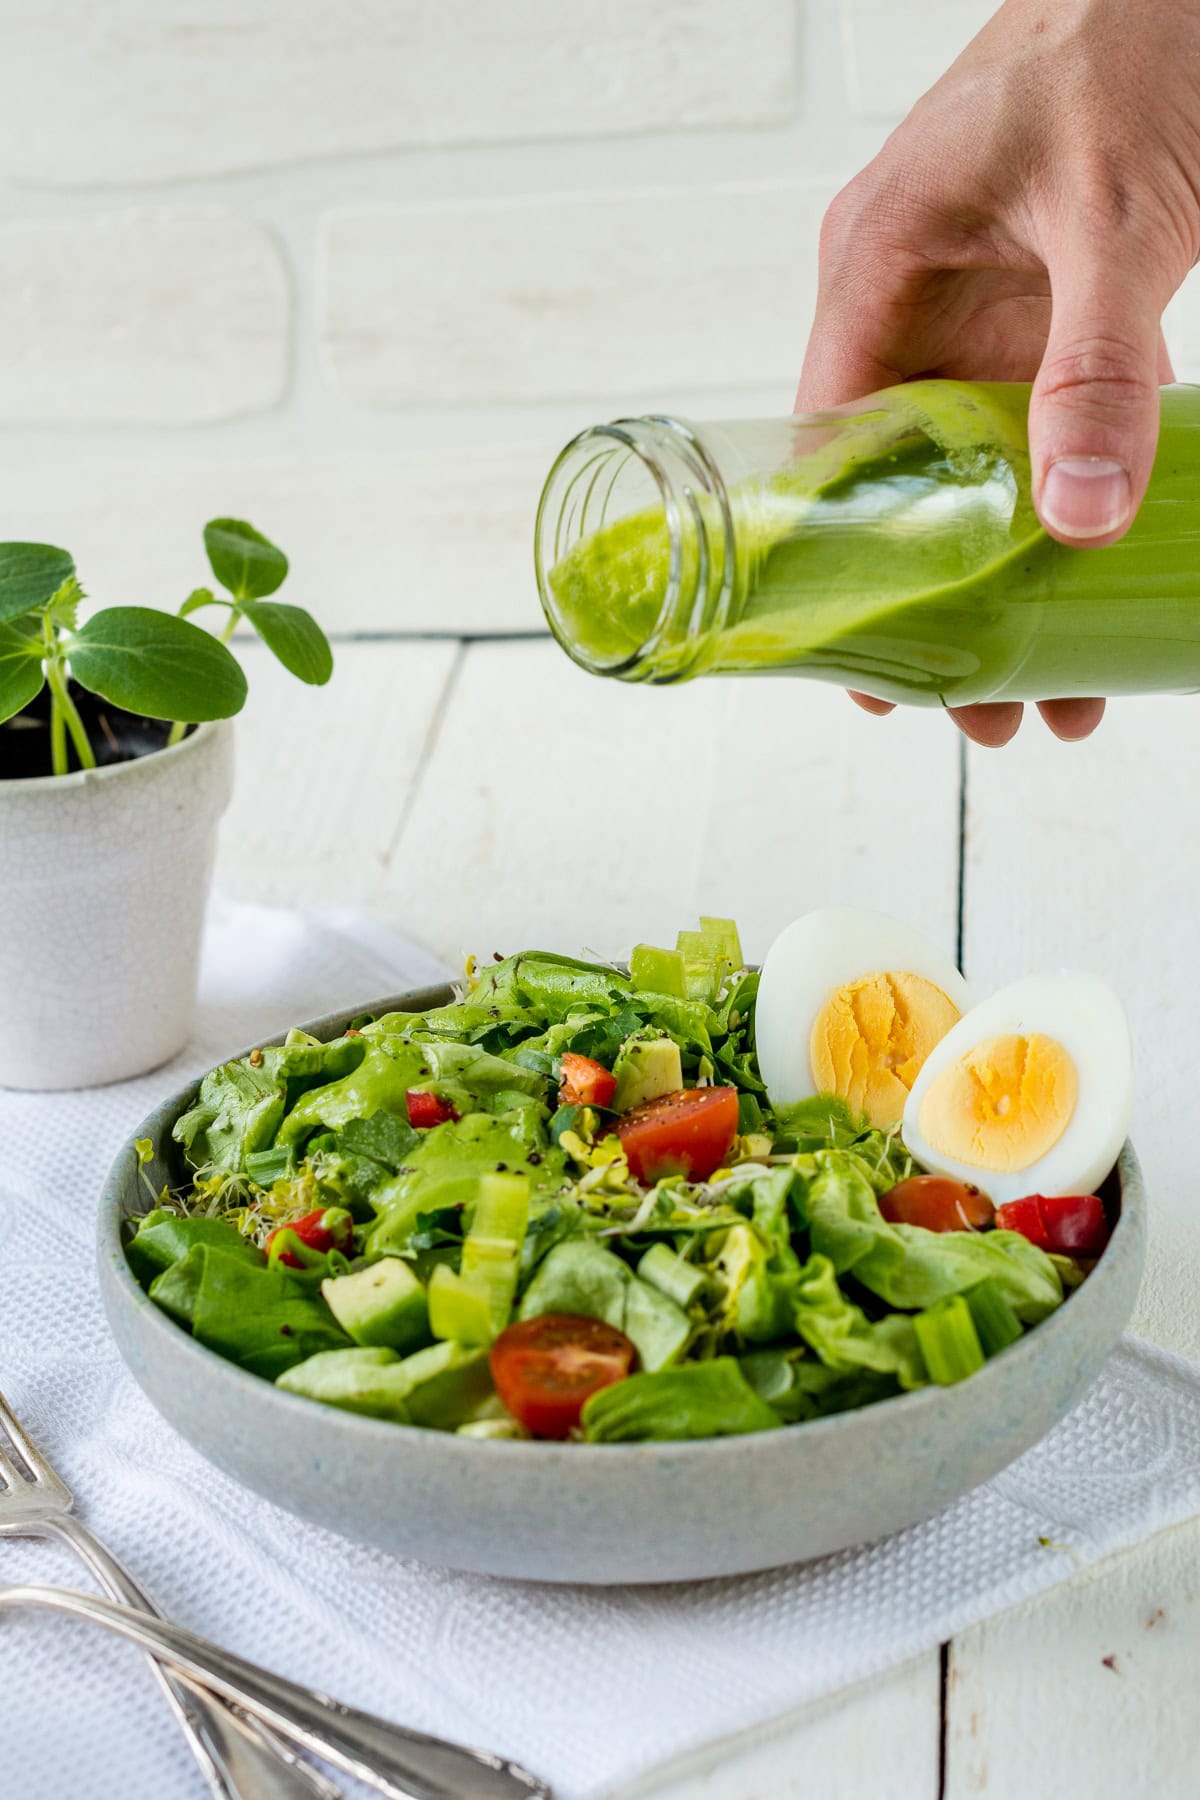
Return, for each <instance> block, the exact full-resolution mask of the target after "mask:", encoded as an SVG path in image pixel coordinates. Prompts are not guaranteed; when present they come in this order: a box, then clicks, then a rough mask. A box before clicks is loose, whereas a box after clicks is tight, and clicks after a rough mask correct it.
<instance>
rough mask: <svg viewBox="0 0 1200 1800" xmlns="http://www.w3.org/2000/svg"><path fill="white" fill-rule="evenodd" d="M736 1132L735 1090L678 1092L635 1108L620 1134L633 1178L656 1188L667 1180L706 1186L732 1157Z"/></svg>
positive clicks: (624, 1122) (702, 1089)
mask: <svg viewBox="0 0 1200 1800" xmlns="http://www.w3.org/2000/svg"><path fill="white" fill-rule="evenodd" d="M737 1128H738V1096H737V1089H736V1088H680V1089H679V1091H678V1092H677V1093H674V1094H664V1095H663V1096H662V1098H661V1099H660V1100H647V1102H646V1104H645V1105H644V1106H635V1107H634V1109H633V1111H632V1112H628V1113H626V1114H625V1116H624V1118H623V1119H621V1120H620V1121H619V1122H618V1124H617V1128H616V1130H617V1136H618V1137H619V1138H620V1140H621V1148H622V1149H623V1150H624V1152H625V1155H626V1157H627V1158H628V1159H629V1167H630V1171H631V1173H632V1174H633V1175H634V1177H635V1178H636V1179H637V1180H638V1181H640V1182H641V1183H642V1185H643V1187H652V1186H653V1184H654V1183H655V1182H656V1181H658V1180H660V1179H661V1177H662V1176H664V1175H684V1176H686V1177H687V1179H688V1180H689V1181H707V1180H708V1178H709V1176H710V1175H711V1174H712V1173H713V1172H714V1170H716V1169H719V1168H720V1166H721V1164H722V1163H723V1162H724V1161H725V1158H726V1157H727V1156H728V1155H729V1152H730V1149H731V1148H732V1146H733V1140H734V1138H735V1137H736V1136H737Z"/></svg>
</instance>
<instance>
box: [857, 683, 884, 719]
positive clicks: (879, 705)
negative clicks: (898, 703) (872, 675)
mask: <svg viewBox="0 0 1200 1800" xmlns="http://www.w3.org/2000/svg"><path fill="white" fill-rule="evenodd" d="M847 691H848V693H849V695H850V698H851V699H852V700H853V702H854V704H855V706H861V707H862V709H863V711H864V712H866V713H870V714H871V716H872V718H875V719H884V718H886V717H887V715H888V713H890V712H895V710H896V708H895V707H894V706H893V704H892V702H891V701H890V700H876V698H875V696H874V694H856V693H855V691H854V689H853V688H849V689H848V690H847Z"/></svg>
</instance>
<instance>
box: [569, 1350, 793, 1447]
mask: <svg viewBox="0 0 1200 1800" xmlns="http://www.w3.org/2000/svg"><path fill="white" fill-rule="evenodd" d="M780 1423H781V1420H780V1418H779V1415H778V1414H777V1413H776V1412H774V1411H773V1409H772V1408H771V1407H770V1406H769V1405H768V1404H767V1402H766V1401H765V1400H762V1399H760V1398H759V1396H758V1395H757V1394H756V1393H755V1391H754V1389H753V1388H752V1387H751V1386H750V1383H749V1382H748V1381H747V1380H746V1377H745V1376H744V1375H743V1374H742V1371H741V1369H740V1368H739V1367H738V1365H737V1363H736V1361H735V1360H734V1358H733V1357H732V1356H721V1357H717V1358H716V1359H715V1360H714V1361H713V1362H707V1363H686V1364H685V1365H684V1366H683V1367H682V1368H678V1369H661V1370H659V1371H658V1372H657V1373H656V1374H644V1375H630V1376H629V1377H628V1378H627V1379H626V1380H625V1381H618V1382H614V1384H613V1385H612V1387H606V1388H601V1389H600V1391H599V1393H598V1394H593V1395H592V1397H591V1399H590V1400H588V1401H587V1402H586V1403H585V1405H584V1408H583V1435H584V1437H585V1438H586V1439H587V1441H588V1443H589V1444H626V1443H638V1442H643V1441H645V1440H647V1439H650V1440H653V1439H657V1440H659V1441H660V1442H661V1441H669V1440H672V1439H678V1438H711V1437H735V1436H740V1435H741V1434H743V1433H745V1432H751V1431H772V1430H774V1429H775V1428H776V1427H777V1426H778V1425H779V1424H780Z"/></svg>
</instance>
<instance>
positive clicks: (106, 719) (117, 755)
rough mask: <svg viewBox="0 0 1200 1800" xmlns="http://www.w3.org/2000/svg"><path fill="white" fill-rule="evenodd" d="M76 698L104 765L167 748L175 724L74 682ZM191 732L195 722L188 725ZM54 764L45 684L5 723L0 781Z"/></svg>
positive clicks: (0, 729) (47, 771) (70, 750)
mask: <svg viewBox="0 0 1200 1800" xmlns="http://www.w3.org/2000/svg"><path fill="white" fill-rule="evenodd" d="M70 692H71V698H72V700H73V701H74V702H75V705H76V706H77V707H78V709H79V716H80V718H81V719H82V720H83V724H84V729H85V730H86V732H87V734H88V739H89V741H90V743H91V746H92V749H93V750H94V751H95V754H96V761H97V763H98V764H99V765H100V767H101V768H106V767H107V766H108V765H109V764H110V763H122V762H132V761H133V760H134V758H135V757H138V756H150V755H152V754H153V752H154V751H155V750H164V749H165V748H166V744H167V739H168V737H169V736H170V734H171V727H170V725H169V724H167V723H165V722H164V721H163V720H162V719H144V718H142V716H141V714H140V713H130V712H123V711H122V709H121V708H120V707H119V706H110V705H109V703H108V701H107V700H101V699H99V698H98V696H97V695H95V694H89V693H87V692H86V690H85V689H83V688H81V687H77V686H76V684H75V683H74V682H72V683H71V689H70ZM188 730H189V731H194V730H195V726H194V725H189V726H188ZM67 754H68V756H69V758H70V767H71V768H72V769H77V768H78V767H79V758H78V757H77V756H76V754H75V746H74V745H73V744H72V743H71V740H70V737H69V736H68V738H67ZM53 773H54V771H53V769H52V767H51V763H50V690H49V688H43V689H42V691H41V693H40V694H39V695H38V697H37V699H36V700H34V701H32V702H31V703H30V704H29V705H28V706H27V707H26V708H25V709H24V711H23V712H19V713H16V714H15V715H14V716H13V717H12V718H11V719H8V720H6V722H5V723H4V724H3V725H0V781H23V780H28V778H29V777H30V776H33V775H52V774H53Z"/></svg>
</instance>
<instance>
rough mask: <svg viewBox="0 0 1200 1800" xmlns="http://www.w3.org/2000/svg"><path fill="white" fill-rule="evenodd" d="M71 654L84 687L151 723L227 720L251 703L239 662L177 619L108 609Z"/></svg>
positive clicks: (142, 610) (143, 610)
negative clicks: (153, 721) (164, 720)
mask: <svg viewBox="0 0 1200 1800" xmlns="http://www.w3.org/2000/svg"><path fill="white" fill-rule="evenodd" d="M67 656H68V658H69V660H70V664H71V673H72V675H74V677H75V679H76V681H80V682H82V683H83V685H84V687H86V688H90V689H91V690H92V692H93V693H96V694H100V695H102V696H103V697H104V699H105V700H111V701H112V703H113V705H114V706H123V707H124V708H125V709H126V711H127V712H135V713H145V714H146V715H147V716H148V717H150V718H152V719H183V720H186V721H187V722H188V723H189V724H190V723H193V722H195V721H198V720H201V719H228V718H230V717H231V716H232V715H233V714H234V713H236V712H240V711H241V709H242V706H243V705H244V704H245V699H246V677H245V676H244V675H243V674H242V671H241V667H240V665H239V664H238V661H237V658H236V657H234V656H233V655H232V654H231V653H230V652H229V651H228V650H227V649H226V648H225V646H224V644H220V643H218V642H217V640H216V638H215V637H212V636H210V634H209V633H208V632H207V631H202V630H201V629H200V627H199V626H198V625H191V624H189V623H188V621H187V620H186V619H179V618H176V617H175V616H174V614H172V613H162V612H152V611H151V610H150V609H149V608H148V607H144V606H110V607H107V608H106V609H105V610H104V611H103V612H98V613H95V614H93V616H92V617H91V618H90V619H89V620H88V621H87V624H86V625H84V626H83V627H82V629H81V630H79V631H77V632H76V634H75V636H74V637H73V638H72V639H71V641H70V643H69V644H68V645H67Z"/></svg>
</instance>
